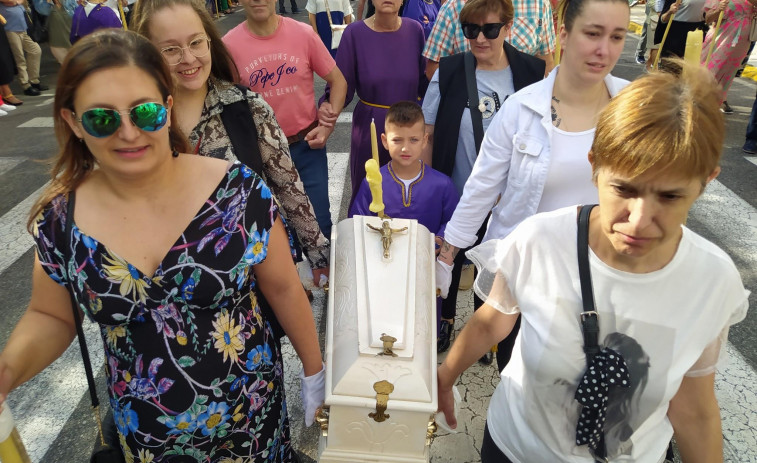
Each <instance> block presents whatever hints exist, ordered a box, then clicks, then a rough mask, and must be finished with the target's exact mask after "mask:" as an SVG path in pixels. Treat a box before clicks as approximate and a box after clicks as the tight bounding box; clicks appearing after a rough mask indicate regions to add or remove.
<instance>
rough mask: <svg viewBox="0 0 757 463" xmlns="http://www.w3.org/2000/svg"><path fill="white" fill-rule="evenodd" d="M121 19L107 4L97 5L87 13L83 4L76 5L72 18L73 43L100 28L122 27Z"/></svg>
mask: <svg viewBox="0 0 757 463" xmlns="http://www.w3.org/2000/svg"><path fill="white" fill-rule="evenodd" d="M121 27H122V24H121V19H120V18H119V17H118V15H116V13H115V11H113V10H112V9H111V8H109V7H107V6H105V5H102V4H100V5H97V6H96V7H94V8H93V9H92V11H90V12H89V15H87V12H86V9H85V7H84V6H83V5H79V6H77V7H76V11H74V17H73V19H72V20H71V35H70V36H69V38H70V39H71V44H72V45H73V44H74V43H76V42H77V41H78V40H79V39H80V38H82V37H84V36H85V35H89V34H91V33H93V32H94V31H96V30H98V29H106V28H117V29H118V28H121Z"/></svg>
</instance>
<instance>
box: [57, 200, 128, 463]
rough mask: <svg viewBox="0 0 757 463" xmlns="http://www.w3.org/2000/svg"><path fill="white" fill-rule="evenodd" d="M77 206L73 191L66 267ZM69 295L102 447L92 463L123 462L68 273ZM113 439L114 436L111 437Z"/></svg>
mask: <svg viewBox="0 0 757 463" xmlns="http://www.w3.org/2000/svg"><path fill="white" fill-rule="evenodd" d="M75 206H76V192H74V191H71V192H70V193H68V205H67V208H66V228H65V234H64V236H65V243H66V244H65V246H64V248H63V258H64V262H65V265H67V266H68V265H69V263H70V261H71V257H72V255H71V243H73V240H72V236H71V235H72V228H73V222H74V208H75ZM66 272H67V277H68V295H69V297H70V298H71V310H72V311H73V313H74V324H75V325H76V337H77V338H78V339H79V348H80V349H81V358H82V361H83V362H84V371H85V372H86V374H87V385H88V387H89V398H90V401H91V402H92V413H94V415H95V423H97V435H98V437H99V443H100V446H99V448H97V449H96V450H95V451H94V452H93V454H92V458H91V460H90V461H91V462H100V461H102V462H105V461H110V462H114V463H117V462H123V461H124V457H123V453H121V448H120V447H117V446H115V445H113V444H112V443H109V442H106V438H105V434H104V431H103V423H102V420H101V419H100V400H99V399H98V398H97V388H96V386H95V375H94V374H93V373H92V363H91V360H90V358H89V349H87V340H86V339H85V338H84V329H83V328H82V319H81V315H80V314H79V304H78V303H77V302H76V296H74V287H75V286H74V278H73V275H72V274H70V273H68V269H66ZM109 437H112V436H109Z"/></svg>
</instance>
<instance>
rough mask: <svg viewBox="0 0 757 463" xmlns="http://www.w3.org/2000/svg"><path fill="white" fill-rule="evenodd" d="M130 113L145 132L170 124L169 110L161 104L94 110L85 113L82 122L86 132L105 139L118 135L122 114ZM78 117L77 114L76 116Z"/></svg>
mask: <svg viewBox="0 0 757 463" xmlns="http://www.w3.org/2000/svg"><path fill="white" fill-rule="evenodd" d="M125 112H128V113H129V119H131V121H132V122H133V123H134V125H135V126H137V128H139V129H140V130H144V131H145V132H155V131H158V130H160V129H162V128H163V126H165V125H166V122H168V110H167V109H166V107H165V106H163V105H162V104H160V103H142V104H140V105H137V106H134V107H133V108H130V109H125V110H123V111H118V110H116V109H106V108H92V109H88V110H86V111H84V112H83V113H82V115H81V119H77V120H78V121H79V122H81V125H82V127H84V130H85V131H86V132H87V133H88V134H90V135H92V136H93V137H95V138H105V137H109V136H111V135H113V134H114V133H116V131H117V130H118V128H119V127H121V113H125ZM74 117H76V114H74Z"/></svg>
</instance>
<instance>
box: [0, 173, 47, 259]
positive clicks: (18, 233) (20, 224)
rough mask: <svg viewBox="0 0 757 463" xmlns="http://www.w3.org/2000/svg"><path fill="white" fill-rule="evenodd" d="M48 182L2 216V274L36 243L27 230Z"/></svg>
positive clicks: (0, 248)
mask: <svg viewBox="0 0 757 463" xmlns="http://www.w3.org/2000/svg"><path fill="white" fill-rule="evenodd" d="M46 187H47V183H46V184H44V185H43V186H42V187H40V188H39V189H38V190H37V191H35V192H34V193H32V194H30V195H29V196H27V197H26V199H24V200H23V201H21V202H20V203H18V204H16V205H15V206H14V207H13V209H11V210H10V211H8V212H6V213H5V215H3V216H2V217H0V274H2V273H3V272H4V271H5V269H7V268H8V267H10V266H11V265H12V264H13V263H14V262H15V261H16V259H18V258H19V257H21V256H22V255H23V254H24V253H25V252H26V251H28V250H29V248H30V247H31V246H32V245H33V244H34V241H33V240H32V237H31V236H30V235H29V233H28V232H27V231H26V220H27V218H28V217H29V211H30V210H31V208H32V205H33V204H34V202H35V201H36V200H37V198H38V197H39V195H40V194H41V193H42V190H44V189H45V188H46Z"/></svg>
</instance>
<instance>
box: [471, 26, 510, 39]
mask: <svg viewBox="0 0 757 463" xmlns="http://www.w3.org/2000/svg"><path fill="white" fill-rule="evenodd" d="M505 24H507V23H487V24H484V25H482V26H479V25H478V24H471V23H462V26H463V35H464V36H465V38H466V39H470V40H476V39H477V38H478V34H479V32H483V33H484V37H486V38H487V39H489V40H493V39H496V38H497V37H499V31H501V30H502V27H503V26H504V25H505Z"/></svg>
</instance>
